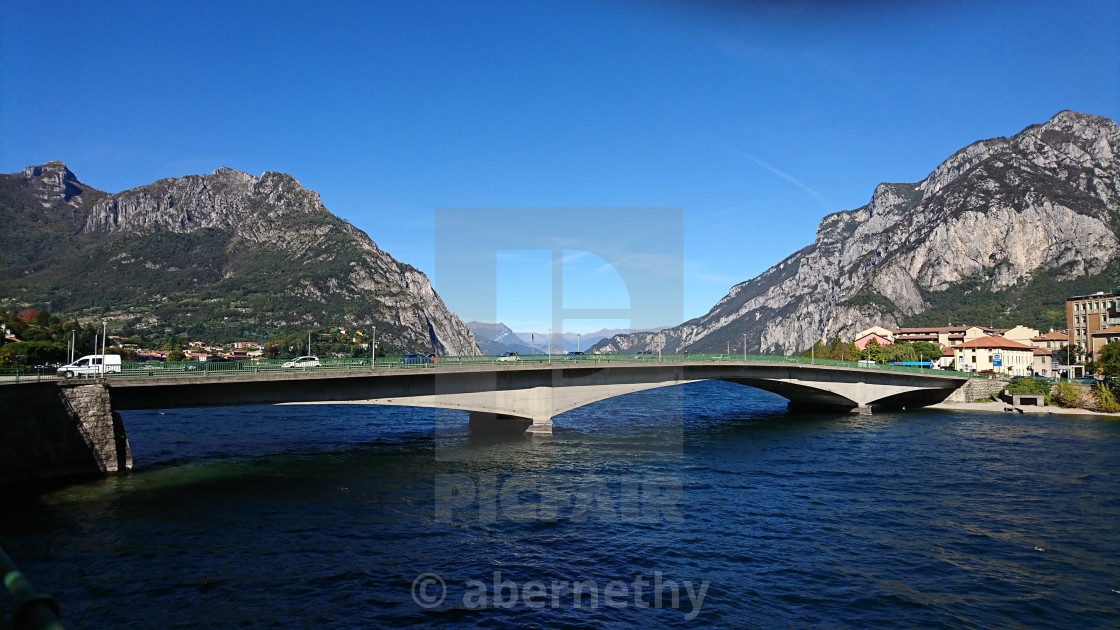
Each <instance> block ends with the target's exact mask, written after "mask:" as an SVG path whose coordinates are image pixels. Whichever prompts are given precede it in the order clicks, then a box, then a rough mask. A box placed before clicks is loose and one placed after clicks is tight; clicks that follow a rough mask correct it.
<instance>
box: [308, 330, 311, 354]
mask: <svg viewBox="0 0 1120 630" xmlns="http://www.w3.org/2000/svg"><path fill="white" fill-rule="evenodd" d="M307 354H308V355H310V354H311V333H307Z"/></svg>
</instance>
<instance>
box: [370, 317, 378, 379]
mask: <svg viewBox="0 0 1120 630" xmlns="http://www.w3.org/2000/svg"><path fill="white" fill-rule="evenodd" d="M372 328H373V334H371V335H370V338H369V369H371V370H376V369H377V326H373V327H372Z"/></svg>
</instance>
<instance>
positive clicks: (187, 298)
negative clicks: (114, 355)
mask: <svg viewBox="0 0 1120 630" xmlns="http://www.w3.org/2000/svg"><path fill="white" fill-rule="evenodd" d="M0 221H2V222H3V225H4V229H3V231H2V233H0V305H3V306H5V307H8V308H20V307H24V306H38V307H40V308H43V307H46V308H49V309H50V310H51V311H52V312H55V313H61V314H65V315H71V316H96V317H98V318H101V317H106V316H107V317H110V318H113V319H115V320H125V321H131V322H133V323H135V324H136V325H138V326H140V327H149V328H159V327H163V326H175V327H178V328H179V329H180V330H184V331H187V332H188V333H189V334H192V335H203V334H216V333H220V332H221V331H222V330H226V331H228V330H233V331H234V334H235V335H239V334H241V331H242V330H251V331H253V332H259V331H267V332H266V334H270V333H275V332H290V331H295V330H300V329H306V328H311V327H321V326H346V327H354V328H365V327H369V326H374V325H375V326H376V327H377V336H378V340H379V345H380V346H381V347H383V348H385V349H386V350H388V351H393V350H398V351H423V352H437V353H441V354H443V353H446V354H457V353H459V352H462V353H464V354H477V353H478V352H479V350H478V347H477V344H476V343H475V340H474V335H473V334H472V333H471V331H470V330H469V329H468V328H467V326H466V325H465V324H463V322H461V321H460V320H459V319H458V318H457V317H456V316H455V315H454V314H452V313H450V312H449V311H448V310H447V307H446V306H445V305H444V303H443V301H442V300H441V299H440V298H439V296H438V295H436V293H435V291H434V290H433V289H432V285H431V283H430V282H429V281H428V278H427V277H426V276H425V275H424V274H423V273H421V272H419V271H417V270H416V269H415V268H413V267H411V266H409V265H407V264H404V263H401V262H399V261H397V260H395V259H394V258H393V257H392V256H390V255H389V254H387V253H385V252H384V251H382V250H381V249H379V248H378V247H377V245H376V244H375V243H374V242H373V241H372V240H371V239H370V238H369V236H367V235H366V234H365V233H364V232H362V231H361V230H359V229H357V228H355V227H354V226H353V225H351V224H350V223H348V222H346V221H344V220H342V219H340V218H338V217H336V216H334V215H333V214H331V213H330V212H329V211H328V210H327V209H326V208H325V207H324V206H323V204H322V202H321V201H320V199H319V195H318V194H317V193H315V192H313V191H310V190H306V189H304V188H303V187H302V186H301V185H300V184H299V182H297V181H296V180H295V179H294V178H293V177H292V176H291V175H287V174H284V173H271V172H269V173H264V174H263V175H261V176H260V177H255V176H252V175H249V174H247V173H242V172H239V171H235V170H232V169H228V168H219V169H218V170H216V171H214V172H213V173H211V174H210V175H191V176H187V177H181V178H175V179H163V180H160V181H157V182H154V183H152V184H148V185H146V186H140V187H138V188H133V189H131V190H126V191H124V192H121V193H117V194H107V193H104V192H101V191H99V190H96V189H94V188H92V187H89V186H87V185H85V184H83V183H81V182H80V181H78V179H77V177H75V175H74V174H73V173H72V172H70V170H69V169H68V168H67V167H66V165H65V164H63V163H62V162H48V163H47V164H44V165H42V166H31V167H28V168H26V169H24V170H23V171H22V172H21V173H15V174H10V175H0Z"/></svg>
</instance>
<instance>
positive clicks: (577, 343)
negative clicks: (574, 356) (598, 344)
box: [576, 333, 579, 352]
mask: <svg viewBox="0 0 1120 630" xmlns="http://www.w3.org/2000/svg"><path fill="white" fill-rule="evenodd" d="M576 352H579V333H576Z"/></svg>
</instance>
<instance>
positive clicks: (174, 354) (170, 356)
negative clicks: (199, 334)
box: [167, 350, 187, 361]
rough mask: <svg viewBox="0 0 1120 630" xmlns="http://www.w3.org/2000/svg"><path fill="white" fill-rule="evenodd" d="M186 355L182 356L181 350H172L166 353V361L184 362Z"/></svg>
mask: <svg viewBox="0 0 1120 630" xmlns="http://www.w3.org/2000/svg"><path fill="white" fill-rule="evenodd" d="M186 359H187V355H185V354H183V351H182V350H172V351H171V352H168V353H167V360H168V361H186Z"/></svg>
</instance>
